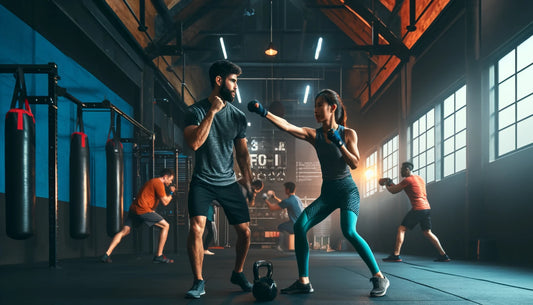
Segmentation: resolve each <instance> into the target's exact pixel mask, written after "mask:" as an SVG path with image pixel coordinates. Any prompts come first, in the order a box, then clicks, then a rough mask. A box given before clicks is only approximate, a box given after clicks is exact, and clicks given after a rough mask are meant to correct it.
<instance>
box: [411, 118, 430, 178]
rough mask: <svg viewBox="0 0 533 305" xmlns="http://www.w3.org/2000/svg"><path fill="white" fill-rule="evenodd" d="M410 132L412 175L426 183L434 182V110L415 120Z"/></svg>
mask: <svg viewBox="0 0 533 305" xmlns="http://www.w3.org/2000/svg"><path fill="white" fill-rule="evenodd" d="M410 132H411V134H410V135H411V137H410V138H411V156H412V157H411V160H412V162H413V165H414V170H413V173H415V174H416V175H419V176H420V177H422V179H424V180H425V181H426V182H428V183H429V182H432V181H435V110H434V109H431V110H430V111H428V112H427V113H426V114H424V115H423V116H421V117H420V118H419V119H418V120H416V121H415V122H414V123H413V124H412V125H411V128H410Z"/></svg>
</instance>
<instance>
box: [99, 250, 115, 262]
mask: <svg viewBox="0 0 533 305" xmlns="http://www.w3.org/2000/svg"><path fill="white" fill-rule="evenodd" d="M100 261H101V262H102V263H104V264H111V263H112V262H113V261H112V260H111V257H109V255H107V253H106V254H104V255H102V256H101V257H100Z"/></svg>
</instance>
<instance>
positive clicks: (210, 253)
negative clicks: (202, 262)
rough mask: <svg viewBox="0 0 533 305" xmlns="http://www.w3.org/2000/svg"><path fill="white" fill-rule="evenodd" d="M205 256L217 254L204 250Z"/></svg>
mask: <svg viewBox="0 0 533 305" xmlns="http://www.w3.org/2000/svg"><path fill="white" fill-rule="evenodd" d="M204 255H215V253H213V252H211V251H209V250H204Z"/></svg>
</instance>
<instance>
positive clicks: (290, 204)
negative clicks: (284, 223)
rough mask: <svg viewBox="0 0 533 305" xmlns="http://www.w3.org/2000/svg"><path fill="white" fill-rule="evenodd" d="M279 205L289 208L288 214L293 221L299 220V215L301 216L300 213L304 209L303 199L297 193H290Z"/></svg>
mask: <svg viewBox="0 0 533 305" xmlns="http://www.w3.org/2000/svg"><path fill="white" fill-rule="evenodd" d="M279 206H280V207H281V208H282V209H287V214H289V218H290V219H291V221H292V222H293V223H295V222H296V220H298V217H300V214H302V211H303V209H304V205H303V203H302V200H300V197H298V196H296V195H290V196H289V197H288V198H286V199H283V200H282V201H281V202H280V203H279Z"/></svg>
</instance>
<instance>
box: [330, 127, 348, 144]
mask: <svg viewBox="0 0 533 305" xmlns="http://www.w3.org/2000/svg"><path fill="white" fill-rule="evenodd" d="M328 140H330V141H331V142H332V143H333V144H335V145H336V146H337V147H339V148H340V147H341V146H342V145H344V141H343V140H342V139H341V135H340V134H339V129H338V128H337V129H336V130H333V128H332V129H330V130H328Z"/></svg>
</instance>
